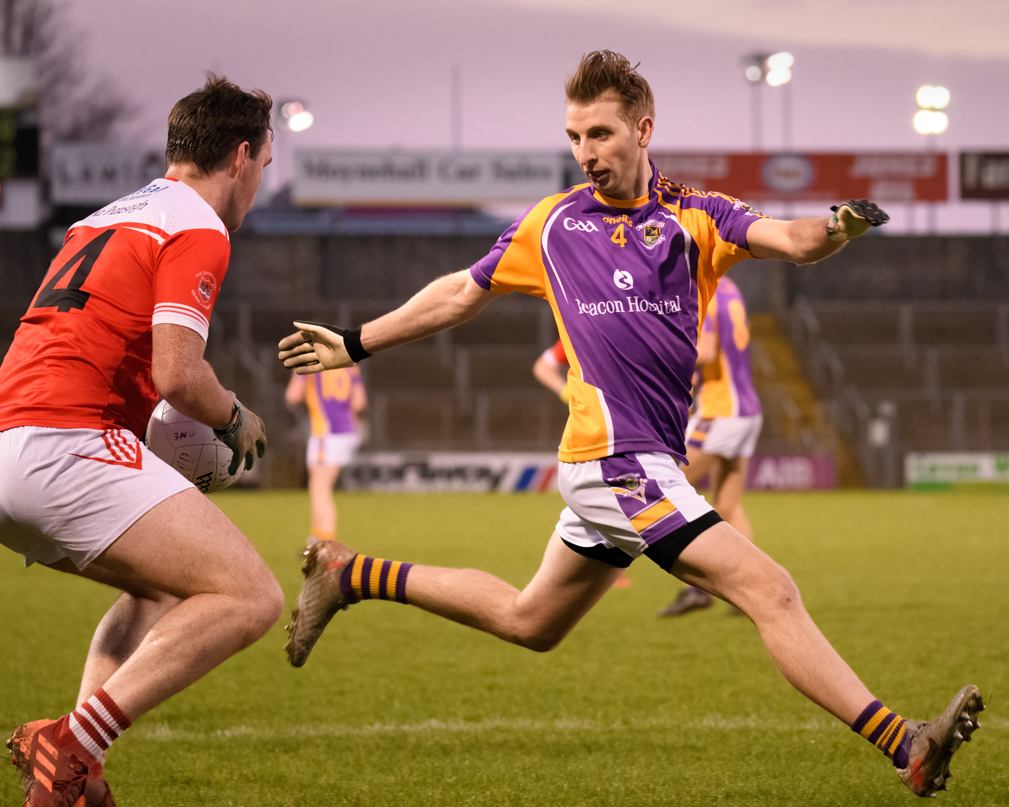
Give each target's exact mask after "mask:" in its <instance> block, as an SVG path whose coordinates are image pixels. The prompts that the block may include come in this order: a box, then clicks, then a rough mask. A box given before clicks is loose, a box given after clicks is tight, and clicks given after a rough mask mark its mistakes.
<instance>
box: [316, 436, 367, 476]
mask: <svg viewBox="0 0 1009 807" xmlns="http://www.w3.org/2000/svg"><path fill="white" fill-rule="evenodd" d="M359 445H361V435H360V434H359V433H358V432H346V433H345V434H324V435H322V436H321V437H316V436H314V435H313V436H312V437H309V438H308V450H307V451H306V452H305V463H306V464H307V465H308V467H309V468H319V467H327V468H332V467H334V466H340V467H343V466H344V465H346V464H347V463H348V462H350V461H351V460H352V459H353V458H354V454H355V453H356V452H357V447H358V446H359Z"/></svg>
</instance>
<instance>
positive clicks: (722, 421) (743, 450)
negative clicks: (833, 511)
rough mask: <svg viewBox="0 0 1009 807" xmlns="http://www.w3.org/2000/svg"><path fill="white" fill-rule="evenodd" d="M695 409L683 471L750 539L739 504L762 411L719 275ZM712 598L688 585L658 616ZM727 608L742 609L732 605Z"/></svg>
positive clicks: (738, 301)
mask: <svg viewBox="0 0 1009 807" xmlns="http://www.w3.org/2000/svg"><path fill="white" fill-rule="evenodd" d="M695 377H696V379H697V380H696V382H695V384H694V413H693V415H691V417H690V421H689V422H688V423H687V463H688V464H687V465H686V466H685V467H684V469H683V475H684V476H685V477H686V478H687V481H688V482H689V483H690V484H691V485H693V486H694V487H695V488H696V487H697V486H698V485H699V484H700V482H702V481H703V480H704V479H705V477H707V479H708V483H709V485H710V487H711V501H712V504H713V505H714V508H715V510H716V511H718V514H719V515H720V516H721V517H722V518H724V519H725V520H726V521H727V522H728V523H729V524H731V525H732V526H733V527H734V528H735V529H736V531H737V532H738V533H739V534H740V535H742V536H744V537H745V538H747V539H748V540H750V541H752V540H753V530H752V529H751V527H750V520H749V519H748V518H747V516H746V510H745V508H744V507H743V489H744V488H745V487H746V474H747V471H748V469H749V465H750V457H751V456H753V450H754V448H756V445H757V439H758V438H759V437H760V429H761V426H762V425H763V416H762V414H761V410H760V399H759V398H758V397H757V391H756V389H754V387H753V376H752V375H751V372H750V324H749V321H748V319H747V316H746V304H745V303H744V301H743V295H742V294H740V293H739V288H738V287H737V286H736V284H735V283H733V282H732V281H731V280H730V279H729V278H727V277H725V278H722V281H721V283H720V284H719V286H718V291H717V292H715V296H714V297H713V298H712V300H711V305H710V307H709V308H708V316H707V318H706V319H705V320H704V325H703V326H702V328H701V335H700V337H699V338H698V340H697V374H696V376H695ZM714 601H715V598H714V597H713V596H712V595H711V594H709V593H708V592H707V591H703V590H702V589H699V588H696V587H695V586H687V587H686V588H684V589H683V590H682V591H681V592H680V594H679V596H677V598H676V599H675V600H674V601H673V602H672V603H671V604H670V605H668V606H667V607H666V608H663V609H662V610H661V611H659V616H680V615H681V614H686V613H689V612H690V611H696V610H699V609H702V608H708V607H710V606H711V605H712V604H713V603H714ZM729 609H730V610H729V613H730V614H732V615H734V616H736V615H739V614H742V611H740V610H739V609H738V608H736V606H734V605H730V606H729Z"/></svg>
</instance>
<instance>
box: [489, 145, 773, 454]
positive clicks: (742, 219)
mask: <svg viewBox="0 0 1009 807" xmlns="http://www.w3.org/2000/svg"><path fill="white" fill-rule="evenodd" d="M651 172H652V176H651V180H650V181H649V183H648V188H647V194H646V195H644V196H642V197H640V198H638V199H632V200H620V199H610V198H607V197H606V196H604V195H603V194H602V193H600V192H599V191H598V190H595V189H593V186H592V185H591V184H585V185H578V186H576V187H574V188H571V189H569V190H566V191H564V192H562V193H559V194H556V195H554V196H551V197H549V198H547V199H544V200H543V201H542V202H540V203H539V204H538V205H536V206H534V207H533V208H531V209H530V210H529V211H528V212H527V213H526V214H525V215H523V216H522V217H520V218H519V219H518V220H517V221H516V222H515V223H514V224H513V225H512V226H511V227H510V228H509V229H508V230H507V231H506V232H505V233H504V235H502V236H501V238H500V239H499V240H498V242H497V244H496V245H495V247H494V248H493V249H492V250H491V252H490V254H489V255H487V257H485V258H484V259H482V260H481V261H479V262H478V263H476V264H474V265H473V267H471V269H470V273H471V276H472V277H473V279H474V281H475V282H476V283H477V284H478V285H479V286H481V287H482V288H484V289H487V290H489V291H493V292H497V293H508V292H513V291H517V292H522V293H524V294H530V295H533V296H536V297H541V298H543V299H545V300H547V301H548V302H549V303H550V306H551V307H552V308H553V312H554V318H555V320H556V322H557V327H558V329H559V331H560V337H561V341H562V342H563V344H564V351H565V353H566V355H567V358H568V361H569V363H570V365H571V373H570V374H569V378H568V386H569V392H570V395H571V400H570V417H569V419H568V424H567V427H566V429H565V431H564V436H563V438H562V440H561V445H560V452H559V458H560V460H561V461H562V462H567V463H577V462H584V461H586V460H595V459H601V458H604V457H611V456H613V455H617V454H630V453H638V452H660V453H664V454H673V455H674V456H676V457H678V458H680V459H684V458H685V456H686V446H685V445H684V439H683V436H684V434H685V432H686V428H687V417H688V411H689V408H690V402H691V391H690V383H689V380H690V378H691V376H692V375H693V370H694V364H695V360H696V355H697V353H696V344H697V340H698V335H699V332H700V327H701V323H702V322H703V320H704V317H705V315H706V313H707V309H708V306H709V304H710V302H711V299H712V296H713V295H714V292H715V288H716V286H717V285H718V282H719V280H720V279H721V277H722V275H724V274H725V272H726V271H728V269H729V268H730V267H731V266H733V265H734V264H735V263H737V262H738V261H740V260H743V259H744V258H750V257H752V255H751V254H750V252H749V251H748V249H747V240H746V233H747V230H748V229H749V227H750V225H751V224H752V223H753V222H754V221H757V220H758V219H759V218H761V216H760V214H758V213H756V212H755V211H753V210H751V209H750V208H749V207H748V206H747V205H745V204H743V203H742V202H740V201H738V200H736V199H733V198H731V197H729V196H725V195H723V194H719V193H707V192H702V191H697V190H694V189H692V188H687V187H682V186H680V185H677V184H675V183H673V182H671V181H670V180H668V179H666V178H665V177H664V176H662V175H661V174H660V173H659V172H658V171H657V170H656V169H655V167H654V165H652V166H651Z"/></svg>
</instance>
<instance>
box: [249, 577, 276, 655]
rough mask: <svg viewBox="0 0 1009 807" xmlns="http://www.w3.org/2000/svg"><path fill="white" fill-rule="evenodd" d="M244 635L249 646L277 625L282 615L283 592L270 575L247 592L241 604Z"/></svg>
mask: <svg viewBox="0 0 1009 807" xmlns="http://www.w3.org/2000/svg"><path fill="white" fill-rule="evenodd" d="M243 612H244V618H245V620H246V621H245V626H246V633H247V636H248V638H249V642H250V644H251V643H252V642H254V641H256V640H257V639H259V638H260V637H262V636H263V634H265V633H266V632H267V631H268V630H269V629H270V628H272V627H273V626H274V625H276V624H277V620H279V619H280V617H281V615H282V614H283V613H284V592H283V590H282V589H281V588H280V583H278V582H277V578H275V577H274V576H273V575H272V574H270V575H269V577H268V578H267V579H265V580H261V581H260V582H259V583H257V585H256V586H255V589H250V590H249V591H248V596H247V597H246V600H245V602H244V603H243Z"/></svg>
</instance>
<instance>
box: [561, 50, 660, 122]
mask: <svg viewBox="0 0 1009 807" xmlns="http://www.w3.org/2000/svg"><path fill="white" fill-rule="evenodd" d="M639 64H640V62H639ZM607 90H613V91H614V92H616V94H617V95H618V96H620V117H622V118H623V119H624V120H625V121H626V122H627V123H628V125H630V126H631V128H633V127H635V126H637V123H638V121H639V120H641V119H642V118H643V117H645V116H646V115H647V116H649V117H652V118H654V117H655V98H654V97H653V96H652V88H651V87H649V86H648V82H647V81H645V80H644V79H643V78H642V77H641V74H640V73H638V65H634V66H633V67H632V66H631V63H630V62H629V61H628V60H627V58H626V57H624V56H621V55H620V54H619V53H614V52H613V51H611V50H594V51H592V53H586V54H585V55H584V56H582V60H581V62H579V64H578V69H577V70H576V71H575V74H574V75H573V76H570V77H569V78H568V80H567V83H566V84H565V85H564V92H565V93H566V94H567V99H568V101H569V102H573V103H576V104H591V103H592V102H593V101H596V100H598V99H599V96H601V95H602V94H603V93H605V92H606V91H607Z"/></svg>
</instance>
